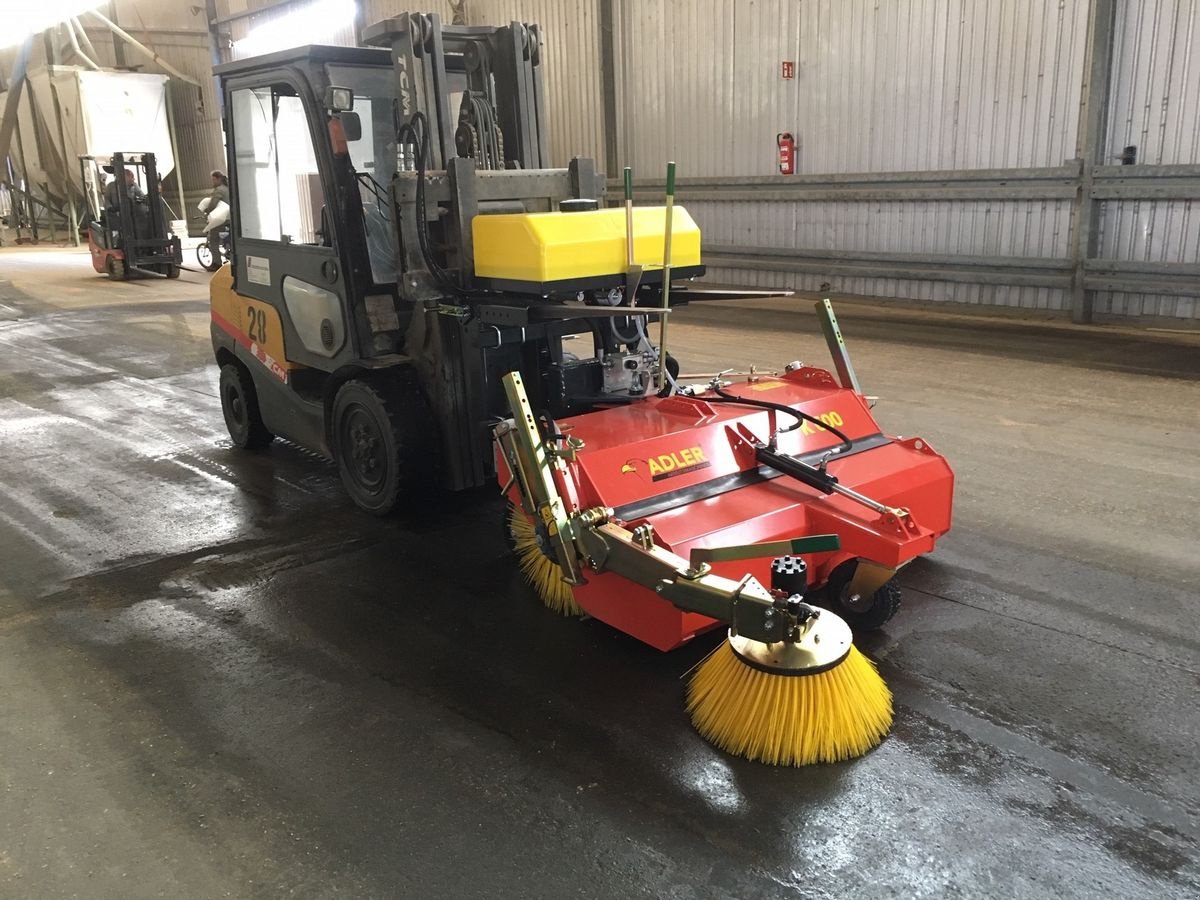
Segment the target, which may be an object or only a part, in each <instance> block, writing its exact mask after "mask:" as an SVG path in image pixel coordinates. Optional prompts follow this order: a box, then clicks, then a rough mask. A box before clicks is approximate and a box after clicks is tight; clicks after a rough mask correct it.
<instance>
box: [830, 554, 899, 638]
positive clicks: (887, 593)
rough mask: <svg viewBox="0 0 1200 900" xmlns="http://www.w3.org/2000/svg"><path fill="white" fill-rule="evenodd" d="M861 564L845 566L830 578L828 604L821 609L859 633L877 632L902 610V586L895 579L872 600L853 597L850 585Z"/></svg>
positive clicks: (853, 563) (838, 568)
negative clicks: (834, 615)
mask: <svg viewBox="0 0 1200 900" xmlns="http://www.w3.org/2000/svg"><path fill="white" fill-rule="evenodd" d="M856 568H857V562H855V561H853V560H852V561H850V562H847V563H842V564H841V565H840V566H838V567H837V568H836V569H834V570H833V574H831V575H830V576H829V583H828V584H827V585H826V586H825V598H824V602H823V603H820V604H819V605H821V606H824V607H825V608H826V609H829V610H830V611H832V612H834V613H837V614H838V615H839V616H841V617H842V618H843V619H845V620H846V623H847V624H848V625H849V626H850V628H851V630H853V631H855V632H861V631H877V630H878V629H880V628H882V627H883V626H884V625H886V624H887V623H888V622H889V621H891V619H892V617H893V616H894V615H896V613H897V611H898V610H899V609H900V585H899V583H898V582H897V580H896V579H895V578H893V579H891V580H890V581H888V582H887V583H885V584H884V585H883V587H881V588H879V589H878V590H877V591H875V593H874V594H872V595H871V596H870V597H861V598H859V599H857V600H854V599H852V598H851V597H850V582H851V581H852V580H853V578H854V570H855V569H856Z"/></svg>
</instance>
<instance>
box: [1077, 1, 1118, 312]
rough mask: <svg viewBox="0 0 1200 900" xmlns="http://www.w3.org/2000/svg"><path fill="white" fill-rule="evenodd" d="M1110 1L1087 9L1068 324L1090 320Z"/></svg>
mask: <svg viewBox="0 0 1200 900" xmlns="http://www.w3.org/2000/svg"><path fill="white" fill-rule="evenodd" d="M1115 18H1116V2H1115V0H1092V3H1091V8H1090V9H1089V11H1088V39H1087V53H1086V57H1085V58H1086V62H1085V64H1084V70H1083V72H1084V75H1083V86H1082V90H1081V91H1080V97H1079V127H1078V131H1077V137H1076V143H1075V155H1076V157H1078V164H1079V167H1080V169H1079V185H1078V187H1077V188H1076V191H1075V203H1074V206H1073V207H1072V209H1071V264H1072V268H1073V272H1072V275H1071V289H1070V305H1071V320H1072V321H1074V322H1079V323H1085V322H1090V321H1092V309H1093V306H1094V304H1095V291H1094V290H1091V289H1089V288H1088V286H1087V282H1086V275H1085V269H1086V267H1087V261H1088V259H1090V258H1092V257H1094V256H1095V255H1096V253H1097V251H1098V249H1099V231H1100V227H1099V226H1100V201H1099V200H1097V199H1096V198H1095V196H1094V193H1093V187H1094V179H1095V167H1096V166H1097V165H1099V164H1100V163H1101V162H1103V155H1104V131H1105V128H1106V126H1107V124H1108V102H1109V93H1110V88H1111V85H1112V70H1113V31H1114V23H1115Z"/></svg>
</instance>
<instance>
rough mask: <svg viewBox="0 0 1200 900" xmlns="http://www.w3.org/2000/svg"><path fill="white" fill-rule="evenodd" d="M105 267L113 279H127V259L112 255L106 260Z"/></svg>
mask: <svg viewBox="0 0 1200 900" xmlns="http://www.w3.org/2000/svg"><path fill="white" fill-rule="evenodd" d="M104 268H105V269H106V270H107V271H108V277H109V278H111V279H112V280H113V281H124V280H125V260H123V259H117V258H116V257H115V256H111V255H110V256H109V257H108V259H106V260H105V261H104Z"/></svg>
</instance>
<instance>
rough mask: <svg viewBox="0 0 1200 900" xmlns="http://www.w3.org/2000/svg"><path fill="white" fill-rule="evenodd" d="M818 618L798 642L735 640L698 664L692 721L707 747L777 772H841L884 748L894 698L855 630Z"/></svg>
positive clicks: (826, 616) (691, 693)
mask: <svg viewBox="0 0 1200 900" xmlns="http://www.w3.org/2000/svg"><path fill="white" fill-rule="evenodd" d="M808 609H809V610H812V607H808ZM813 612H814V613H815V615H813V616H812V617H811V618H809V619H808V620H807V621H806V622H804V623H803V624H802V626H801V630H800V632H799V637H798V638H797V639H796V640H794V641H781V642H779V643H776V644H762V643H759V642H757V641H751V640H747V639H745V638H743V637H740V636H730V638H729V639H728V640H726V641H724V642H723V643H722V644H721V646H719V647H718V648H717V649H716V650H714V651H713V652H712V653H710V654H709V655H708V657H707V658H706V659H705V660H704V661H703V662H701V663H700V665H699V666H698V667H697V669H696V674H695V675H694V676H693V678H692V680H691V682H690V683H689V685H688V712H689V713H691V716H692V722H693V724H694V725H695V726H696V730H697V731H699V732H700V734H701V735H702V736H703V737H704V738H705V739H706V740H708V741H710V742H711V743H713V744H715V745H716V746H717V747H719V748H721V749H722V750H725V751H726V752H728V753H733V754H735V755H737V756H744V757H746V758H748V759H753V760H758V761H760V762H765V763H768V764H770V765H776V766H806V765H810V764H812V763H832V762H841V761H843V760H847V759H853V758H854V757H857V756H862V755H863V754H864V753H866V752H867V751H868V750H871V749H872V748H874V747H876V746H878V745H879V742H880V741H882V740H883V738H884V736H885V735H886V734H887V733H888V731H889V730H890V729H891V727H892V692H891V691H890V690H888V686H887V685H886V684H884V681H883V679H882V678H881V677H880V676H879V673H878V672H877V671H876V670H875V665H874V664H873V663H872V662H871V661H870V660H869V659H867V658H866V657H865V656H863V655H862V654H861V653H859V652H858V650H857V649H856V648H855V646H854V644H853V636H852V635H851V633H850V626H849V625H847V624H846V623H845V622H844V621H843V620H842V619H840V618H838V617H837V616H835V615H834V614H833V613H830V612H828V611H826V610H813Z"/></svg>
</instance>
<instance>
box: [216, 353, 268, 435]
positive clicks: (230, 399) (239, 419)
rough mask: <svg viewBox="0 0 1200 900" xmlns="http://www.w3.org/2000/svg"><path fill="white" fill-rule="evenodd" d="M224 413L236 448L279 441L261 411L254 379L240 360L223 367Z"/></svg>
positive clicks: (222, 398) (222, 404) (222, 410)
mask: <svg viewBox="0 0 1200 900" xmlns="http://www.w3.org/2000/svg"><path fill="white" fill-rule="evenodd" d="M221 412H223V413H224V414H225V427H226V428H228V429H229V437H230V438H232V440H233V444H234V446H235V447H241V448H242V449H243V450H258V449H260V448H262V447H265V446H267V444H269V443H271V441H273V440H275V435H273V434H271V432H269V431H267V428H266V426H265V425H263V421H262V416H261V415H260V414H259V411H258V394H257V392H256V391H255V390H254V380H253V379H252V378H251V377H250V373H249V372H247V371H246V370H245V369H244V368H243V367H242V366H240V365H238V364H237V363H226V364H225V365H223V366H221Z"/></svg>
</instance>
